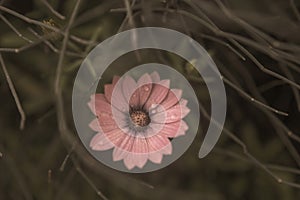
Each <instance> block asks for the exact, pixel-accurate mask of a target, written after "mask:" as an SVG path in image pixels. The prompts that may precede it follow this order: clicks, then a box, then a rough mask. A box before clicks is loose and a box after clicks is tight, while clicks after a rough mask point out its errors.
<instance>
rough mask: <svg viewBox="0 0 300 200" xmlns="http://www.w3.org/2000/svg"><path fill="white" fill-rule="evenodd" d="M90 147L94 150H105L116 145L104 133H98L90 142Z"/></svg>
mask: <svg viewBox="0 0 300 200" xmlns="http://www.w3.org/2000/svg"><path fill="white" fill-rule="evenodd" d="M90 147H91V148H92V149H93V150H97V151H104V150H108V149H111V148H112V147H114V144H113V143H112V142H111V141H110V140H108V139H107V138H106V136H105V135H104V134H102V133H97V134H96V135H95V136H94V137H93V138H92V140H91V142H90Z"/></svg>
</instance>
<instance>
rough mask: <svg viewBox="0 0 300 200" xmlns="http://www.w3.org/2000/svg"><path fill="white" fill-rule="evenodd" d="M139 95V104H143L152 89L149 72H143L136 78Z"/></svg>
mask: <svg viewBox="0 0 300 200" xmlns="http://www.w3.org/2000/svg"><path fill="white" fill-rule="evenodd" d="M138 88H139V91H138V92H139V96H140V105H141V106H143V105H144V104H145V103H146V101H147V100H148V98H149V96H150V93H151V89H152V79H151V76H150V75H149V74H144V75H143V76H142V77H141V78H140V79H139V80H138Z"/></svg>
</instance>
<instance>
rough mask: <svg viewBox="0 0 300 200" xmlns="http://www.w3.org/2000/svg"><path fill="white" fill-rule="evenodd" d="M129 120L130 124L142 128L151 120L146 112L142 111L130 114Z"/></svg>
mask: <svg viewBox="0 0 300 200" xmlns="http://www.w3.org/2000/svg"><path fill="white" fill-rule="evenodd" d="M130 118H131V121H132V123H133V124H134V125H135V126H139V127H144V126H147V125H148V124H149V123H150V122H151V119H150V117H149V115H148V113H147V112H144V111H142V110H134V111H132V112H131V113H130Z"/></svg>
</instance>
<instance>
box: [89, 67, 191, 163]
mask: <svg viewBox="0 0 300 200" xmlns="http://www.w3.org/2000/svg"><path fill="white" fill-rule="evenodd" d="M169 86H170V81H169V80H160V76H159V74H158V73H157V72H153V73H152V74H150V75H149V74H148V73H146V74H144V75H143V76H141V77H140V78H139V80H138V81H137V82H136V81H135V80H134V79H133V78H132V77H130V76H125V77H124V78H120V77H117V76H115V77H114V78H113V82H112V84H107V85H105V89H104V90H105V91H104V94H95V95H92V96H91V100H90V102H89V103H88V105H89V107H90V109H91V110H92V112H93V113H94V114H95V115H96V116H97V118H96V119H94V120H93V121H92V122H91V123H90V127H91V128H92V129H93V130H94V131H96V132H97V134H96V135H95V136H94V137H93V138H92V140H91V142H90V147H91V148H92V149H93V150H95V151H104V150H108V149H111V148H113V155H112V157H113V160H114V161H119V160H123V161H124V164H125V166H126V167H127V168H128V169H133V168H134V167H135V166H137V167H139V168H143V167H144V166H145V164H146V163H147V161H148V160H150V161H152V162H153V163H157V164H160V163H161V162H162V158H163V155H169V154H171V153H172V144H171V141H170V139H172V138H175V137H178V136H180V135H184V134H185V132H186V131H187V130H188V126H187V124H186V123H185V121H184V120H183V118H184V117H185V116H186V115H187V114H188V113H189V111H190V110H189V108H188V107H187V100H185V99H182V98H181V95H182V91H181V90H179V89H170V87H169Z"/></svg>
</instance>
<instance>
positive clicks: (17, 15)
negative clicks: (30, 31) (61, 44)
mask: <svg viewBox="0 0 300 200" xmlns="http://www.w3.org/2000/svg"><path fill="white" fill-rule="evenodd" d="M0 10H1V11H3V12H6V13H9V14H11V15H13V16H15V17H17V18H19V19H21V20H23V21H25V22H27V23H29V24H34V25H37V26H40V27H44V28H47V29H50V30H52V31H54V32H57V33H60V34H62V35H64V34H65V32H64V31H62V30H61V29H59V28H56V27H55V26H51V25H49V24H46V23H43V22H40V21H37V20H33V19H31V18H29V17H26V16H24V15H21V14H20V13H18V12H16V11H13V10H11V9H8V8H6V7H3V6H0ZM70 38H71V39H72V40H74V41H76V42H78V43H81V44H90V41H87V40H84V39H82V38H79V37H77V36H74V35H71V36H70Z"/></svg>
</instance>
